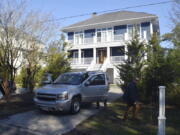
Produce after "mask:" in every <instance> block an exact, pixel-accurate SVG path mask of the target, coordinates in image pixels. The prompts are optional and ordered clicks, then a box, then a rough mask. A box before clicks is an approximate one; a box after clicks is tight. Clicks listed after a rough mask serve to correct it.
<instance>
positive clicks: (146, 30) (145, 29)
mask: <svg viewBox="0 0 180 135" xmlns="http://www.w3.org/2000/svg"><path fill="white" fill-rule="evenodd" d="M141 37H142V38H143V39H148V40H150V38H151V33H150V22H144V23H141Z"/></svg>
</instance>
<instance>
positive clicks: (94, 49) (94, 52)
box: [93, 48, 96, 64]
mask: <svg viewBox="0 0 180 135" xmlns="http://www.w3.org/2000/svg"><path fill="white" fill-rule="evenodd" d="M93 61H94V63H95V64H96V48H93Z"/></svg>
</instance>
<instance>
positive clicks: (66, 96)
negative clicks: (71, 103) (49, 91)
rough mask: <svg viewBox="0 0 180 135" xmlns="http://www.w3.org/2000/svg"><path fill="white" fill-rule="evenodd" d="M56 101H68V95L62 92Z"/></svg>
mask: <svg viewBox="0 0 180 135" xmlns="http://www.w3.org/2000/svg"><path fill="white" fill-rule="evenodd" d="M57 99H59V100H67V99H68V93H67V92H63V93H61V94H59V95H58V96H57Z"/></svg>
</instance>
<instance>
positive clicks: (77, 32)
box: [62, 11, 159, 82]
mask: <svg viewBox="0 0 180 135" xmlns="http://www.w3.org/2000/svg"><path fill="white" fill-rule="evenodd" d="M135 29H136V31H137V32H138V34H139V36H140V38H141V40H145V41H148V40H149V39H150V38H151V36H152V34H153V32H158V33H159V21H158V17H157V16H156V15H153V14H148V13H143V12H132V11H119V12H112V13H106V14H102V15H96V14H95V13H94V14H93V15H92V17H91V18H90V19H87V20H85V21H82V22H78V23H75V24H73V25H70V26H67V27H64V28H63V29H62V31H63V32H65V33H67V37H68V43H69V44H70V47H69V48H67V51H68V52H70V57H71V68H72V70H74V71H91V70H102V71H104V72H107V74H108V76H109V79H110V81H111V82H116V80H117V79H119V74H118V71H117V69H116V65H117V64H120V63H122V62H123V61H124V60H125V59H127V56H126V55H125V51H127V47H126V44H125V43H126V42H127V41H128V40H130V39H132V36H133V34H134V31H135Z"/></svg>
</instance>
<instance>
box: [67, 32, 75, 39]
mask: <svg viewBox="0 0 180 135" xmlns="http://www.w3.org/2000/svg"><path fill="white" fill-rule="evenodd" d="M73 39H74V32H68V40H73Z"/></svg>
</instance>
